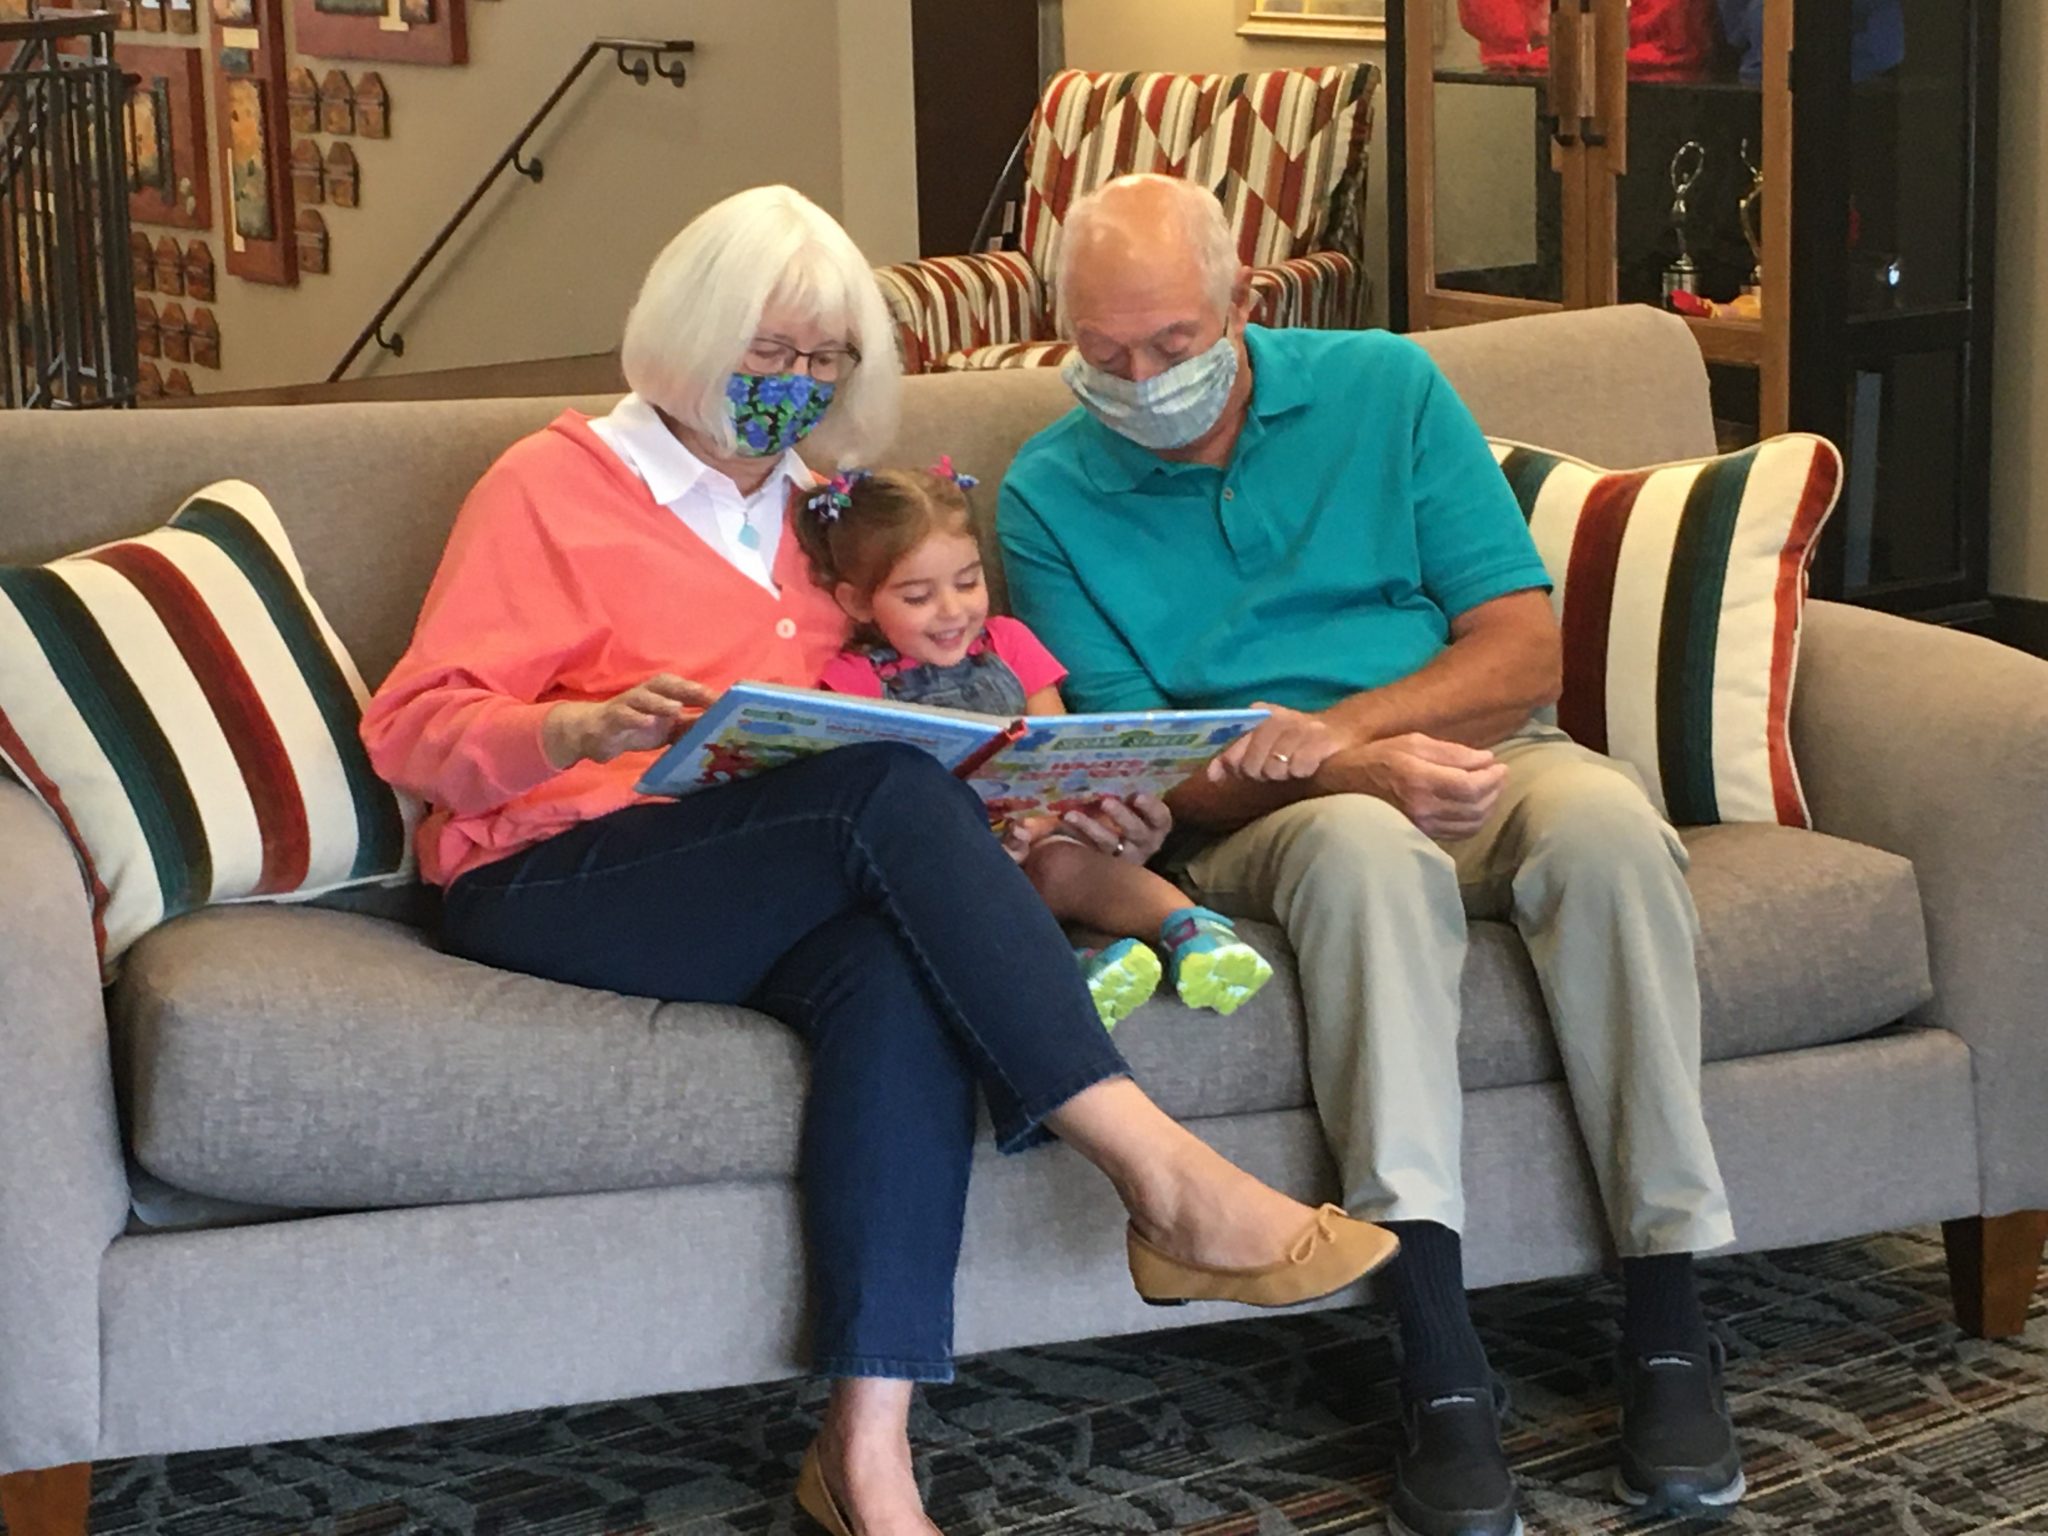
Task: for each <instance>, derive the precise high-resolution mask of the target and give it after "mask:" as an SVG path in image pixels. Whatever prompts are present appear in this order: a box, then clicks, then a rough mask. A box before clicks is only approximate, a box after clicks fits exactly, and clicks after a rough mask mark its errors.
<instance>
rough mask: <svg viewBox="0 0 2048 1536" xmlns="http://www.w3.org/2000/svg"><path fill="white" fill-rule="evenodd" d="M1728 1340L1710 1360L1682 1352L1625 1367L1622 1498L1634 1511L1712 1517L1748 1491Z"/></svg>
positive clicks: (1618, 1485) (1618, 1473)
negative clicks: (1729, 1384)
mask: <svg viewBox="0 0 2048 1536" xmlns="http://www.w3.org/2000/svg"><path fill="white" fill-rule="evenodd" d="M1726 1364H1727V1357H1726V1355H1725V1353H1724V1352H1723V1350H1722V1348H1721V1344H1720V1341H1719V1340H1718V1339H1717V1340H1714V1341H1713V1342H1711V1343H1710V1344H1709V1345H1708V1350H1707V1353H1706V1354H1704V1355H1696V1354H1690V1353H1681V1352H1677V1351H1668V1352H1662V1353H1658V1354H1654V1355H1638V1356H1633V1357H1630V1356H1624V1357H1623V1358H1622V1361H1621V1453H1620V1458H1619V1462H1618V1464H1617V1465H1616V1467H1615V1469H1614V1493H1615V1496H1616V1497H1617V1498H1619V1499H1620V1500H1621V1501H1622V1503H1624V1504H1626V1505H1628V1506H1630V1507H1631V1508H1633V1509H1640V1510H1644V1511H1647V1512H1651V1513H1656V1514H1673V1515H1711V1514H1715V1513H1717V1512H1720V1511H1725V1510H1727V1509H1730V1508H1732V1507H1733V1506H1734V1504H1735V1503H1736V1501H1737V1500H1739V1499H1740V1498H1741V1497H1742V1495H1743V1491H1744V1489H1745V1487H1746V1486H1747V1485H1746V1484H1745V1483H1744V1481H1743V1477H1742V1452H1741V1451H1740V1450H1739V1449H1738V1448H1737V1446H1736V1444H1735V1424H1734V1421H1733V1420H1731V1419H1730V1418H1729V1417H1728V1399H1727V1394H1726V1393H1725V1392H1724V1391H1723V1390H1722V1386H1721V1376H1722V1372H1723V1370H1724V1368H1725V1366H1726Z"/></svg>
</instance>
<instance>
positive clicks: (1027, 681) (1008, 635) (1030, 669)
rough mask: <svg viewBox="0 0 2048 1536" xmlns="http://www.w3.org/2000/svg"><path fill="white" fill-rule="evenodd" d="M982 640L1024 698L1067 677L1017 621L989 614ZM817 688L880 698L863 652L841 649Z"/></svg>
mask: <svg viewBox="0 0 2048 1536" xmlns="http://www.w3.org/2000/svg"><path fill="white" fill-rule="evenodd" d="M982 640H983V642H984V643H986V644H987V646H988V648H989V649H990V650H992V651H994V652H995V653H996V658H997V660H999V661H1002V662H1004V663H1005V664H1007V665H1008V667H1009V669H1010V670H1011V671H1012V672H1014V673H1016V674H1017V681H1018V682H1020V683H1022V684H1023V685H1024V697H1025V698H1026V699H1029V698H1032V697H1033V696H1034V695H1036V694H1038V693H1039V692H1040V691H1041V690H1043V689H1046V688H1056V687H1058V686H1059V684H1060V683H1061V681H1062V680H1063V679H1064V678H1065V677H1066V675H1067V669H1066V668H1065V667H1063V666H1061V665H1060V664H1059V661H1058V660H1057V659H1056V658H1055V657H1054V656H1053V653H1052V652H1051V651H1048V650H1047V649H1046V648H1045V645H1044V642H1042V641H1041V640H1040V639H1039V638H1038V636H1036V635H1034V634H1033V633H1031V631H1030V629H1029V628H1027V627H1026V626H1025V624H1024V623H1023V622H1022V621H1021V620H1019V619H1012V618H1007V617H1005V616H1004V615H1002V614H990V615H989V620H988V627H987V628H986V629H984V630H983V631H982ZM910 665H912V666H915V665H916V663H915V662H912V663H910ZM818 686H819V687H820V688H829V689H831V690H832V691H833V692H834V693H851V694H857V695H859V696H860V697H862V698H866V699H879V698H881V697H882V695H883V689H882V674H881V673H880V672H879V671H877V670H876V667H875V659H874V657H873V656H872V655H870V654H869V653H868V652H866V651H857V650H844V651H841V652H840V653H839V654H838V655H837V656H834V657H833V658H832V660H831V661H829V662H828V663H826V666H825V670H824V672H823V673H822V674H821V675H820V676H819V678H818Z"/></svg>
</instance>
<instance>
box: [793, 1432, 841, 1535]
mask: <svg viewBox="0 0 2048 1536" xmlns="http://www.w3.org/2000/svg"><path fill="white" fill-rule="evenodd" d="M796 1502H797V1507H798V1508H799V1509H801V1510H802V1511H803V1512H804V1513H805V1514H807V1515H809V1516H810V1517H811V1518H812V1519H813V1520H815V1521H817V1522H818V1524H819V1525H821V1526H823V1527H824V1528H825V1529H826V1530H827V1531H829V1532H830V1533H831V1536H853V1523H852V1522H851V1521H850V1520H848V1519H847V1518H846V1514H845V1512H844V1511H843V1510H841V1509H840V1507H839V1501H838V1500H837V1499H835V1498H833V1497H832V1490H831V1489H830V1488H828V1487H826V1486H825V1469H824V1468H823V1467H821V1466H819V1465H818V1448H817V1446H815V1445H813V1446H812V1447H811V1448H810V1449H809V1450H808V1451H805V1452H804V1464H803V1468H802V1470H800V1471H799V1472H798V1473H797V1475H796Z"/></svg>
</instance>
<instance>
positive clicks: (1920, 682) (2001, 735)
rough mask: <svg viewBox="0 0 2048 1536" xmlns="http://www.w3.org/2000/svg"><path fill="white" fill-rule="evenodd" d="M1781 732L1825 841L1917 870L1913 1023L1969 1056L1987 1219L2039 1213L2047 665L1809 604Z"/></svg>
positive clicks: (1963, 638) (2046, 994)
mask: <svg viewBox="0 0 2048 1536" xmlns="http://www.w3.org/2000/svg"><path fill="white" fill-rule="evenodd" d="M1792 736H1793V746H1794V752H1795V755H1796V758H1797V761H1798V763H1799V771H1800V774H1801V777H1802V778H1803V780H1804V781H1805V785H1806V790H1807V796H1808V799H1809V801H1810V802H1811V804H1812V807H1813V813H1814V821H1815V824H1816V825H1817V826H1818V827H1819V828H1820V830H1821V831H1823V832H1830V833H1833V834H1834V835H1835V836H1837V837H1846V838H1850V839H1852V840H1854V841H1856V842H1859V843H1867V844H1869V845H1871V846H1873V847H1878V848H1883V849H1886V850H1888V851H1890V852H1892V853H1897V854H1901V855H1903V856H1904V857H1906V858H1908V859H1911V860H1912V861H1913V868H1914V871H1915V873H1916V874H1917V876H1918V878H1919V882H1920V898H1921V903H1922V905H1923V907H1924V909H1925V911H1926V915H1927V946H1928V955H1929V959H1930V960H1931V962H1932V966H1933V975H1934V999H1933V1001H1932V1002H1930V1003H1929V1004H1928V1005H1927V1006H1926V1007H1925V1008H1924V1009H1923V1010H1922V1011H1921V1013H1920V1014H1919V1015H1917V1016H1916V1021H1917V1022H1921V1023H1925V1024H1929V1025H1934V1026H1938V1027H1940V1028H1943V1029H1948V1030H1953V1031H1954V1032H1955V1033H1956V1034H1958V1035H1960V1036H1961V1037H1962V1038H1963V1039H1964V1041H1965V1042H1967V1043H1968V1045H1969V1047H1970V1052H1971V1058H1972V1067H1973V1071H1974V1074H1975V1078H1976V1096H1977V1140H1978V1177H1979V1179H1980V1180H1981V1187H1982V1193H1983V1207H1982V1211H1983V1214H1985V1215H1987V1216H1998V1215H2004V1214H2007V1213H2009V1212H2012V1211H2016V1210H2030V1209H2041V1208H2048V1112H2044V1109H2043V1105H2044V1104H2048V906H2044V904H2043V901H2042V896H2041V891H2042V881H2043V878H2044V877H2048V662H2042V661H2039V660H2036V659H2035V658H2033V657H2031V656H2027V655H2023V654H2022V653H2020V652H2018V651H2014V650H2009V649H2007V648H2006V647H2004V646H2000V645H1994V644H1992V643H1991V642H1990V641H1988V640H1980V639H1977V638H1976V637H1974V636H1971V635H1965V634H1959V633H1956V632H1955V631H1952V630H1945V629H1938V628H1934V627H1932V626H1929V625H1923V624H1915V623H1912V622H1909V621H1908V620H1905V619H1899V618H1893V617H1890V616H1887V615H1884V614H1878V613H1871V612H1868V611H1865V610H1862V609H1856V608H1847V607H1843V606H1841V605H1838V604H1835V603H1815V604H1812V605H1811V606H1810V607H1809V609H1808V612H1807V629H1806V635H1805V641H1804V645H1803V648H1802V650H1801V654H1800V663H1799V680H1798V688H1797V691H1796V694H1795V696H1794V702H1793V712H1792Z"/></svg>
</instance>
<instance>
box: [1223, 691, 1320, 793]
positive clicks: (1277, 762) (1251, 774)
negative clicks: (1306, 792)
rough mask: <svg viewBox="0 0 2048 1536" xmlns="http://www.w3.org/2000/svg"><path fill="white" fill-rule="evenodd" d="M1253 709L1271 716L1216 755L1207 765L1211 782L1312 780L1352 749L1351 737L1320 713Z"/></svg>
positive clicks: (1275, 706) (1272, 707) (1273, 707)
mask: <svg viewBox="0 0 2048 1536" xmlns="http://www.w3.org/2000/svg"><path fill="white" fill-rule="evenodd" d="M1252 708H1253V709H1264V710H1270V711H1272V713H1271V714H1269V715H1268V716H1267V717H1266V718H1265V719H1264V720H1261V721H1260V722H1259V723H1258V724H1257V725H1256V726H1254V727H1253V728H1252V729H1251V730H1249V731H1247V732H1245V734H1244V735H1242V736H1240V737H1238V738H1237V740H1235V741H1233V742H1232V743H1231V744H1230V745H1229V746H1227V747H1225V748H1224V749H1223V750H1222V751H1221V752H1219V753H1217V754H1216V756H1215V758H1214V759H1213V760H1212V761H1211V762H1210V764H1209V767H1208V775H1209V782H1210V783H1212V784H1221V783H1222V782H1223V781H1224V780H1225V779H1232V778H1236V779H1252V780H1264V781H1266V782H1268V783H1280V782H1282V781H1284V780H1287V779H1312V778H1314V777H1315V776H1316V774H1317V772H1318V771H1319V770H1320V769H1321V768H1322V766H1323V764H1324V763H1326V762H1328V761H1329V760H1330V759H1331V758H1333V757H1335V756H1336V755H1337V754H1338V753H1340V752H1342V751H1344V750H1345V749H1346V748H1348V747H1350V746H1352V745H1353V742H1352V740H1351V737H1350V735H1349V734H1348V733H1347V732H1345V731H1342V730H1340V729H1339V728H1338V727H1337V726H1335V725H1333V724H1331V723H1330V721H1329V719H1328V718H1327V717H1325V716H1323V715H1309V714H1303V713H1302V712H1301V711H1300V710H1296V709H1285V708H1282V707H1281V706H1280V705H1278V704H1254V705H1253V706H1252Z"/></svg>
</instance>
